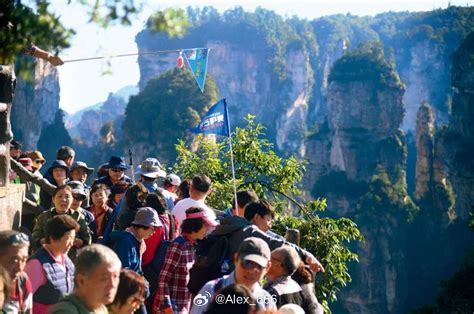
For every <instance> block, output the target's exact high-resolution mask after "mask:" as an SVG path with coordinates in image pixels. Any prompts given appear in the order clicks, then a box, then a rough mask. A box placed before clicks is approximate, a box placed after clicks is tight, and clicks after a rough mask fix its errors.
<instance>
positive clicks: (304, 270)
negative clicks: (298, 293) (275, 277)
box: [291, 262, 324, 314]
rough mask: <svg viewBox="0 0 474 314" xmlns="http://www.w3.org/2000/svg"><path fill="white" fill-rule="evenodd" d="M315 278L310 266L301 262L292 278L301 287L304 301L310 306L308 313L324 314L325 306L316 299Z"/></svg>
mask: <svg viewBox="0 0 474 314" xmlns="http://www.w3.org/2000/svg"><path fill="white" fill-rule="evenodd" d="M314 276H315V274H314V272H313V271H312V270H311V269H310V268H309V266H308V265H305V264H304V263H303V262H301V263H300V265H299V266H298V269H297V270H296V271H295V273H294V274H293V275H292V276H291V278H292V279H293V280H294V281H296V282H297V283H298V284H299V285H300V287H301V289H302V296H303V300H304V301H305V302H306V303H307V304H309V305H310V308H309V309H308V312H309V313H315V314H323V313H324V310H323V306H322V305H321V304H320V303H319V301H318V298H317V297H316V291H314Z"/></svg>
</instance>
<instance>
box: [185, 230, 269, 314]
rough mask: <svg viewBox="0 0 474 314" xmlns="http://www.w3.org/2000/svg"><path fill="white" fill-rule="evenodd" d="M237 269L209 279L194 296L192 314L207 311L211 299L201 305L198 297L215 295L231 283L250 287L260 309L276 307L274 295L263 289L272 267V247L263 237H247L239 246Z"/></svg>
mask: <svg viewBox="0 0 474 314" xmlns="http://www.w3.org/2000/svg"><path fill="white" fill-rule="evenodd" d="M234 264H235V270H234V271H233V272H232V273H230V274H229V275H226V276H224V277H221V278H219V279H216V280H212V281H209V282H208V283H206V284H205V285H204V287H202V288H201V290H200V291H199V293H198V294H197V295H196V297H195V298H194V300H195V301H194V305H193V307H192V308H191V312H190V313H191V314H198V313H205V312H206V310H207V306H208V304H209V301H210V300H211V299H212V297H211V298H209V299H208V300H207V301H208V302H203V303H202V305H201V306H199V305H197V304H200V303H198V302H196V298H203V297H206V296H214V295H215V294H216V292H217V291H219V290H220V289H222V288H224V287H226V286H228V285H231V284H242V285H244V286H246V287H247V288H249V289H250V291H251V292H252V297H253V298H254V299H255V300H256V302H257V307H258V309H259V310H269V309H276V307H275V301H274V300H273V299H272V296H271V295H270V294H269V293H268V292H266V291H265V290H263V289H262V287H261V286H260V283H259V282H260V280H262V278H263V276H265V274H266V273H267V271H268V269H269V267H270V248H269V247H268V244H267V243H265V241H263V240H262V239H259V238H255V237H250V238H247V239H245V240H244V241H243V242H242V244H241V245H240V246H239V249H238V251H237V253H236V254H235V256H234Z"/></svg>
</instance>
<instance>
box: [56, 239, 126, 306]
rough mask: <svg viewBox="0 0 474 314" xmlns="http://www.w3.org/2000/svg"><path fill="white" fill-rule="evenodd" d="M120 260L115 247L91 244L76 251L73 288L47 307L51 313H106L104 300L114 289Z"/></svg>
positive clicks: (117, 279) (118, 277)
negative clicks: (54, 303) (114, 249)
mask: <svg viewBox="0 0 474 314" xmlns="http://www.w3.org/2000/svg"><path fill="white" fill-rule="evenodd" d="M121 266H122V264H121V262H120V259H119V258H118V257H117V254H115V252H114V251H112V250H111V249H109V248H108V247H106V246H103V245H100V244H92V245H90V246H87V247H85V248H83V249H81V250H80V251H79V255H78V256H77V259H76V271H75V278H74V284H75V285H74V291H73V292H72V293H71V294H70V295H68V296H66V297H65V298H63V299H62V300H61V301H60V302H59V303H57V304H56V305H55V306H53V308H52V309H51V310H50V311H49V313H50V314H63V313H68V314H89V313H96V314H106V313H108V311H107V308H106V307H105V305H106V304H110V303H112V301H113V300H114V298H115V294H116V293H117V288H118V285H119V279H120V268H121Z"/></svg>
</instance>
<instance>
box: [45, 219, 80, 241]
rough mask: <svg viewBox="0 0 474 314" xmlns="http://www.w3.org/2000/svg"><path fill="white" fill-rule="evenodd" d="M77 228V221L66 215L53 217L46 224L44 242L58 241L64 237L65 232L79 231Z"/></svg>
mask: <svg viewBox="0 0 474 314" xmlns="http://www.w3.org/2000/svg"><path fill="white" fill-rule="evenodd" d="M79 227H80V226H79V224H78V223H77V221H75V220H74V218H72V217H71V216H69V215H67V214H62V215H57V216H54V217H53V218H51V219H50V220H48V222H47V223H46V228H45V234H46V242H47V243H49V241H50V238H51V239H53V240H59V239H61V238H62V237H63V236H64V234H66V232H69V231H71V230H76V232H77V231H79Z"/></svg>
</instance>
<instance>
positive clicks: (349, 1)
mask: <svg viewBox="0 0 474 314" xmlns="http://www.w3.org/2000/svg"><path fill="white" fill-rule="evenodd" d="M65 2H66V1H64V0H53V1H52V3H53V8H54V9H55V10H56V12H57V13H59V14H60V15H61V16H62V20H63V23H64V24H65V25H67V26H69V27H72V28H74V29H75V30H76V32H77V33H76V35H75V37H74V39H73V40H72V47H71V48H70V49H68V50H66V51H64V52H63V53H62V54H61V57H62V58H63V59H64V60H68V59H76V58H83V57H93V56H107V55H114V54H123V53H134V52H137V46H136V44H135V34H136V33H137V32H139V31H140V30H141V29H142V28H143V25H144V22H145V20H146V19H147V17H148V16H149V15H150V14H151V13H152V12H154V11H155V10H158V9H163V8H166V7H182V8H185V7H187V6H199V7H201V6H206V5H212V6H214V7H215V8H217V9H218V10H219V11H224V10H226V9H231V8H233V7H235V6H242V7H243V8H244V9H245V10H248V11H253V10H254V9H255V8H256V7H258V6H260V7H263V8H266V9H270V10H274V11H275V12H277V13H279V14H281V15H284V16H293V15H297V16H299V17H302V18H307V19H313V18H316V17H320V16H324V15H329V14H336V13H344V14H345V13H348V12H350V13H351V14H354V15H374V14H377V13H381V12H387V11H428V10H432V9H435V8H446V7H447V5H448V3H451V5H462V6H466V5H473V4H474V0H460V1H458V0H451V1H448V0H363V1H357V0H324V1H323V0H312V1H310V0H238V1H237V0H209V1H204V0H202V1H201V0H195V1H192V0H174V1H171V0H154V1H143V2H146V3H147V4H146V5H144V7H143V10H142V13H141V14H140V15H139V16H138V17H137V18H136V19H135V20H134V21H133V25H132V26H130V27H123V26H111V27H109V28H107V29H105V30H104V29H101V28H100V27H98V26H96V25H94V24H88V23H87V16H86V10H85V8H84V7H81V6H78V5H66V4H64V3H65ZM183 48H187V47H183ZM210 58H212V55H211V57H210ZM108 62H110V66H108ZM210 66H212V59H211V60H210ZM109 70H111V71H112V73H111V74H105V75H104V73H105V72H108V71H109ZM138 79H139V71H138V64H137V58H136V57H126V58H116V59H110V60H109V61H104V60H100V61H87V62H77V63H66V64H65V65H63V66H61V67H59V80H60V86H61V100H60V107H61V108H62V109H64V110H66V111H67V112H70V113H72V112H75V111H78V110H80V109H82V108H84V107H87V106H90V105H93V104H95V103H97V102H100V101H104V100H105V99H106V98H107V95H108V94H109V92H115V91H117V90H118V89H120V88H121V87H124V86H126V85H135V84H137V83H138Z"/></svg>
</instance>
